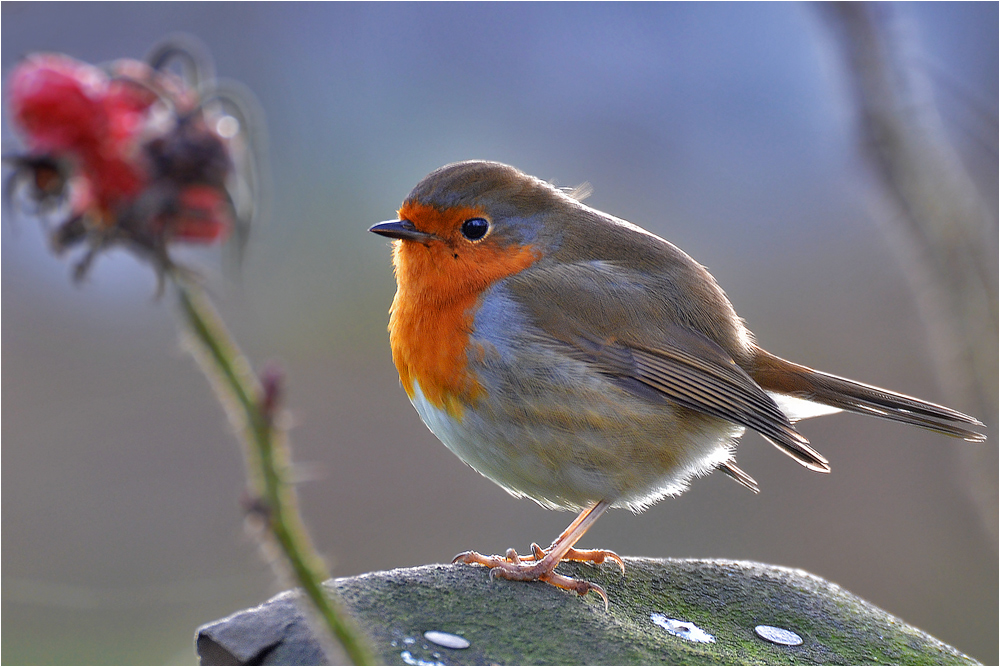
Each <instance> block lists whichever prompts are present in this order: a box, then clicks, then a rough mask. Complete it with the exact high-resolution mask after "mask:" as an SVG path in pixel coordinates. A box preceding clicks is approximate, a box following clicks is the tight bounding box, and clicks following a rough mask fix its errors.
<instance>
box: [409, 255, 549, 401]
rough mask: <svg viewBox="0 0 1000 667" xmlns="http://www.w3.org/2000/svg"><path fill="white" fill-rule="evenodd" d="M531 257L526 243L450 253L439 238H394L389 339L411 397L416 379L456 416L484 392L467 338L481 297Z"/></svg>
mask: <svg viewBox="0 0 1000 667" xmlns="http://www.w3.org/2000/svg"><path fill="white" fill-rule="evenodd" d="M537 258H538V252H537V251H536V250H535V249H533V248H532V247H530V246H522V247H517V248H508V249H506V250H505V251H504V252H502V253H500V252H498V253H496V255H495V256H494V257H493V258H492V261H487V260H488V259H489V258H487V257H485V256H484V253H482V252H480V253H478V256H477V257H470V256H467V255H464V254H463V255H460V256H459V257H457V258H456V257H455V254H454V252H452V251H451V249H449V248H448V247H447V246H445V245H444V244H440V243H436V244H433V245H431V246H425V245H421V244H417V243H408V242H397V246H396V249H395V251H394V253H393V264H394V266H395V269H396V282H397V290H396V296H395V298H394V299H393V302H392V309H391V310H390V317H389V342H390V344H391V346H392V360H393V362H394V363H395V365H396V369H397V370H398V371H399V379H400V381H401V382H402V384H403V389H404V390H406V393H407V395H408V396H409V397H410V398H411V399H412V398H413V396H414V383H417V384H419V385H420V391H421V392H422V393H423V395H424V398H425V399H426V400H427V401H428V402H429V403H430V404H431V405H434V406H435V407H437V408H440V409H443V410H446V411H447V412H448V413H449V414H450V415H451V416H452V417H455V418H456V419H461V416H462V406H463V404H470V403H473V402H475V400H476V399H477V398H479V397H480V396H482V395H483V393H484V392H485V390H484V389H483V388H482V387H481V386H480V385H479V383H478V381H477V380H476V378H475V375H474V374H473V373H472V372H471V371H470V369H469V358H470V355H476V354H480V353H482V352H483V351H482V350H481V349H479V348H480V346H479V345H478V344H476V343H474V342H473V341H471V340H470V334H471V333H472V331H473V320H474V318H475V314H476V310H477V308H478V305H479V298H480V296H481V295H482V294H483V293H484V292H485V291H486V290H487V289H489V287H490V286H491V285H492V284H493V283H495V282H496V281H497V280H500V279H502V278H504V277H506V276H508V275H512V274H514V273H517V272H518V271H521V270H522V269H524V268H526V267H528V266H530V265H531V264H532V263H534V262H535V261H536V260H537Z"/></svg>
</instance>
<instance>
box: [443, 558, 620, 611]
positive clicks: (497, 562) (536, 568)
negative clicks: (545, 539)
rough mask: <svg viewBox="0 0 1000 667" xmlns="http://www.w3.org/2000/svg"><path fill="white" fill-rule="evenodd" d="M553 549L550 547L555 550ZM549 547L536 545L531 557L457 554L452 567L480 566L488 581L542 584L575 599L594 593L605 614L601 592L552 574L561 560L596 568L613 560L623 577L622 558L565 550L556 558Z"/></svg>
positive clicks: (592, 587)
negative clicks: (465, 564) (570, 593)
mask: <svg viewBox="0 0 1000 667" xmlns="http://www.w3.org/2000/svg"><path fill="white" fill-rule="evenodd" d="M554 546H555V545H553V547H554ZM553 547H549V549H548V551H546V550H545V549H542V548H541V547H540V546H538V545H537V544H532V545H531V554H530V555H525V556H521V555H519V554H518V553H517V551H515V550H514V549H508V550H507V554H506V555H505V556H484V555H482V554H480V553H477V552H475V551H465V552H463V553H460V554H458V555H457V556H455V558H454V559H453V560H452V562H453V563H468V564H476V565H483V566H485V567H488V568H490V578H491V579H492V578H493V577H500V578H502V579H510V580H513V581H544V582H545V583H547V584H551V585H553V586H555V587H557V588H562V589H563V590H567V591H573V592H574V593H576V594H577V595H586V594H587V593H589V592H591V591H593V592H595V593H597V594H598V595H600V596H601V597H602V598H603V599H604V610H605V611H607V610H608V594H607V593H606V592H605V591H604V589H603V588H602V587H601V586H599V585H597V584H595V583H592V582H589V581H583V580H582V579H573V578H572V577H567V576H565V575H562V574H559V573H557V572H556V571H555V569H556V566H557V565H558V564H559V563H560V562H561V561H563V560H572V561H580V562H588V563H593V564H594V565H599V564H601V563H603V562H604V561H606V560H613V561H614V562H615V563H616V564H617V565H618V567H620V568H621V571H622V574H625V562H624V561H623V560H622V558H621V556H619V555H618V554H616V553H615V552H613V551H606V550H604V549H587V550H578V549H572V548H570V549H568V550H564V553H562V554H560V555H558V556H557V555H556V553H553V552H554V551H555V550H554V548H553Z"/></svg>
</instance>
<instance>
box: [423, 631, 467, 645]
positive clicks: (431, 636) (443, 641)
mask: <svg viewBox="0 0 1000 667" xmlns="http://www.w3.org/2000/svg"><path fill="white" fill-rule="evenodd" d="M424 639H426V640H427V641H429V642H432V643H434V644H437V645H438V646H443V647H444V648H453V649H463V648H469V640H468V639H466V638H465V637H460V636H459V635H453V634H451V633H450V632H441V631H440V630H428V631H427V632H425V633H424Z"/></svg>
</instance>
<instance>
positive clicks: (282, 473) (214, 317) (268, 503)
mask: <svg viewBox="0 0 1000 667" xmlns="http://www.w3.org/2000/svg"><path fill="white" fill-rule="evenodd" d="M171 278H172V282H173V283H174V285H175V286H176V288H177V294H178V297H179V300H180V308H181V314H182V316H183V320H184V324H185V325H186V330H187V334H188V338H189V340H190V345H189V347H190V349H191V351H192V353H193V354H194V356H195V358H196V359H197V360H198V362H199V365H200V366H201V369H202V371H203V372H204V373H205V375H206V376H207V377H208V378H209V380H210V382H211V384H212V388H213V389H214V391H215V395H216V396H217V397H218V399H219V400H220V401H221V402H222V403H223V405H224V406H225V407H226V412H227V414H228V415H229V419H230V421H231V422H232V424H233V425H234V426H235V427H236V429H237V431H238V432H239V434H240V442H241V443H242V445H243V457H244V460H245V462H246V466H247V474H248V477H249V482H250V491H249V494H250V495H249V497H248V498H247V500H246V502H245V503H244V505H245V508H246V510H247V515H248V520H249V521H251V522H253V523H255V524H257V525H259V527H260V528H261V529H262V530H261V531H260V534H261V543H262V546H263V547H264V548H265V549H266V550H268V551H274V550H275V547H276V548H277V549H278V550H280V552H281V553H282V554H283V555H284V559H283V562H282V560H281V559H277V558H272V559H271V562H272V563H274V564H275V566H276V567H282V568H283V567H284V566H287V568H288V570H290V573H291V575H292V577H293V579H294V581H295V583H296V584H297V585H298V586H299V587H300V588H301V589H302V591H303V592H304V593H305V595H306V597H308V598H309V600H310V602H311V603H312V605H313V606H314V607H315V609H316V611H317V613H318V615H319V618H320V619H321V621H322V624H323V625H325V626H326V628H327V629H328V630H329V632H330V634H331V635H332V636H334V637H336V638H337V639H338V640H339V642H340V643H341V645H342V646H343V647H344V650H345V651H346V653H347V655H348V657H349V658H350V660H351V661H352V662H354V663H355V664H359V665H361V664H374V663H373V658H372V653H371V651H370V649H369V647H368V645H367V641H366V640H365V639H364V638H363V636H362V635H361V634H360V633H359V632H358V630H357V628H355V627H354V624H353V623H352V622H351V621H350V619H349V617H348V616H347V615H346V614H345V612H344V611H343V609H342V607H341V605H340V603H339V602H338V601H337V600H336V599H335V594H334V593H333V591H332V590H325V589H324V588H323V586H322V582H323V581H324V580H326V579H328V578H329V575H328V574H327V572H326V569H325V567H324V565H323V561H322V559H321V558H320V557H319V556H318V555H317V553H316V551H315V549H314V548H313V546H312V543H311V541H310V540H309V536H308V533H307V532H306V530H305V527H304V525H303V523H302V519H301V517H300V515H299V511H298V502H297V499H296V494H295V488H294V485H293V482H292V481H291V476H292V470H291V460H290V455H289V450H288V442H287V439H286V436H285V432H284V430H283V429H282V428H281V424H280V422H281V420H280V419H279V416H280V415H279V411H280V401H281V390H282V388H281V375H280V373H279V372H278V371H277V369H270V370H267V371H266V372H264V373H263V374H262V377H261V378H260V379H258V378H257V377H256V376H255V375H254V373H253V372H252V370H251V368H250V365H249V363H248V362H247V360H246V358H245V357H244V356H243V355H242V353H240V351H239V349H238V347H237V346H236V343H235V341H234V340H233V339H232V337H231V336H230V334H229V332H228V331H227V330H226V327H225V325H224V324H223V323H222V320H221V319H220V318H219V316H218V314H217V313H216V312H215V309H214V308H213V307H212V305H211V303H210V302H209V300H208V298H207V297H206V296H205V294H204V293H203V291H202V289H201V287H199V286H198V285H197V284H196V283H194V282H192V281H190V280H188V279H186V278H185V277H184V276H183V275H182V274H180V273H172V274H171ZM279 574H281V575H284V574H285V571H284V569H282V570H281V571H279Z"/></svg>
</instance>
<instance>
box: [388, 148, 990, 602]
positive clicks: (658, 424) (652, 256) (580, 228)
mask: <svg viewBox="0 0 1000 667" xmlns="http://www.w3.org/2000/svg"><path fill="white" fill-rule="evenodd" d="M370 231H372V232H374V233H376V234H380V235H382V236H386V237H389V238H391V239H395V241H394V243H393V254H392V259H393V266H394V268H395V273H396V283H397V291H396V296H395V298H394V299H393V302H392V308H391V310H390V318H389V340H390V343H391V347H392V358H393V362H394V363H395V365H396V369H397V370H398V371H399V378H400V381H401V383H402V385H403V389H404V390H405V391H406V394H407V396H409V398H410V401H411V402H412V403H413V406H414V407H415V408H416V410H417V412H418V413H419V414H420V417H421V419H423V421H424V423H425V424H426V425H427V426H428V427H429V428H430V430H431V431H432V432H433V433H434V435H436V436H437V437H438V438H439V439H440V440H441V441H442V442H443V443H444V444H445V445H446V446H447V447H448V448H449V449H450V450H451V451H452V452H454V453H455V454H456V455H457V456H458V457H459V458H460V459H462V460H463V461H464V462H465V463H467V464H468V465H470V466H472V467H473V468H474V469H475V470H477V471H478V472H480V473H481V474H483V475H484V476H486V477H488V478H489V479H491V480H493V481H494V482H496V483H497V484H499V485H500V486H502V487H503V488H504V489H506V490H507V491H508V492H509V493H511V494H513V495H514V496H517V497H528V498H531V499H532V500H534V501H535V502H537V503H538V504H540V505H542V506H543V507H547V508H552V509H565V510H573V511H577V512H579V513H580V514H579V516H578V517H577V518H576V520H574V521H573V523H572V524H570V526H569V527H568V528H567V529H566V530H565V531H563V533H562V534H561V535H559V537H557V538H556V540H555V541H554V542H553V543H552V545H551V546H550V547H549V548H548V549H542V548H540V547H539V546H538V545H537V544H532V545H531V553H530V554H528V555H524V556H521V555H518V554H517V552H516V551H514V550H513V549H509V550H508V551H507V553H506V555H504V556H485V555H482V554H479V553H476V552H474V551H468V552H464V553H462V554H459V555H458V556H457V557H456V558H455V561H454V562H462V563H474V564H480V565H485V566H486V567H489V568H491V575H495V576H499V577H503V578H506V579H513V580H519V581H536V580H540V581H545V582H548V583H550V584H553V585H555V586H558V587H560V588H563V589H567V590H571V591H575V592H577V593H578V594H580V595H584V594H586V593H587V592H589V591H594V592H596V593H598V594H600V595H601V596H602V597H603V598H604V601H605V605H607V594H606V593H605V592H604V591H603V590H602V589H601V588H600V587H599V586H598V585H596V584H593V583H590V582H586V581H581V580H577V579H571V578H569V577H567V576H564V575H561V574H558V573H556V572H555V568H556V566H557V565H558V564H559V562H560V561H562V560H577V561H586V562H591V563H594V564H599V563H602V562H604V561H606V560H611V561H613V562H615V563H617V564H618V565H619V566H620V567H621V569H622V571H623V572H624V569H625V568H624V563H623V561H622V559H621V558H620V557H619V556H618V555H617V554H615V553H614V552H611V551H606V550H578V549H575V548H574V546H575V544H576V542H577V541H578V540H579V539H580V537H581V536H582V535H583V534H584V533H585V532H586V531H587V529H588V528H590V526H592V525H593V523H594V522H595V521H596V520H597V519H598V517H600V515H601V514H603V513H604V511H605V510H607V509H608V508H611V507H624V508H628V509H630V510H632V511H633V512H639V511H641V510H643V509H645V508H647V507H649V506H651V505H653V504H654V503H656V502H658V501H659V500H661V499H663V498H665V497H667V496H674V495H678V494H680V493H682V492H683V491H684V490H685V489H686V488H687V486H688V484H689V482H690V481H691V479H692V478H694V477H698V476H701V475H705V474H708V473H710V472H713V471H715V470H719V471H721V472H723V473H725V474H727V475H729V476H730V477H732V478H734V479H735V480H736V481H738V482H739V483H740V484H742V485H743V486H745V487H747V488H748V489H750V490H751V491H754V492H756V491H757V490H758V489H757V483H756V482H755V481H754V479H753V478H752V477H750V475H748V474H747V473H745V472H744V471H743V470H741V469H740V468H738V467H737V466H736V463H735V459H734V453H735V446H736V441H737V440H738V438H739V437H740V436H741V435H742V434H743V432H744V431H745V430H746V429H747V428H750V429H753V430H754V431H757V432H758V433H760V434H761V435H762V436H764V438H766V439H767V440H768V441H770V442H771V443H772V444H773V445H774V446H776V447H777V448H778V449H779V450H781V451H782V452H783V453H785V454H787V455H789V456H791V457H792V458H794V459H795V460H796V461H798V462H799V463H801V464H802V465H804V466H805V467H807V468H809V469H810V470H815V471H817V472H824V473H825V472H829V471H830V464H829V462H828V461H827V459H826V458H824V457H823V455H822V454H820V453H819V452H817V451H816V450H815V449H813V448H812V447H811V446H810V445H809V441H808V440H806V438H805V437H803V436H802V435H801V434H800V433H799V432H798V431H796V430H795V427H794V426H793V423H794V422H795V421H797V420H799V419H802V418H805V417H811V416H816V415H819V414H828V413H832V412H838V411H841V410H848V411H850V412H857V413H861V414H867V415H873V416H876V417H882V418H885V419H891V420H894V421H899V422H903V423H905V424H912V425H914V426H920V427H923V428H927V429H930V430H932V431H936V432H938V433H943V434H945V435H949V436H954V437H958V438H963V439H965V440H968V441H972V442H981V441H983V440H985V436H984V435H983V434H981V433H978V432H976V431H974V430H970V428H968V427H969V426H982V423H981V422H980V421H978V420H977V419H974V418H972V417H969V416H967V415H964V414H962V413H960V412H957V411H955V410H952V409H950V408H946V407H943V406H940V405H935V404H933V403H928V402H926V401H922V400H919V399H916V398H911V397H909V396H904V395H902V394H898V393H895V392H892V391H887V390H885V389H879V388H877V387H873V386H870V385H866V384H861V383H860V382H854V381H852V380H847V379H844V378H840V377H836V376H833V375H829V374H827V373H821V372H819V371H815V370H812V369H810V368H806V367H805V366H800V365H798V364H794V363H791V362H789V361H785V360H784V359H781V358H779V357H776V356H774V355H772V354H770V353H768V352H766V351H764V350H763V349H761V348H760V347H758V346H757V345H756V343H755V342H754V337H753V334H751V332H750V331H749V330H748V329H747V328H746V326H745V325H744V323H743V320H741V319H740V317H739V316H738V315H737V314H736V311H735V310H734V309H733V306H732V305H731V304H730V302H729V300H728V298H727V297H726V294H725V292H723V291H722V288H721V287H719V285H718V283H716V281H715V279H714V278H713V277H712V275H711V274H709V272H708V271H707V270H705V268H704V267H703V266H701V265H700V264H698V263H697V262H695V261H694V260H693V259H692V258H691V257H689V256H688V255H687V254H685V253H684V252H683V251H681V250H680V249H679V248H677V247H676V246H674V245H672V244H671V243H669V242H667V241H665V240H663V239H662V238H660V237H658V236H656V235H654V234H651V233H650V232H647V231H646V230H644V229H642V228H640V227H637V226H636V225H633V224H631V223H629V222H626V221H624V220H620V219H618V218H615V217H613V216H610V215H608V214H606V213H602V212H601V211H597V210H595V209H593V208H590V207H588V206H586V205H584V204H583V203H581V202H580V201H578V200H577V199H576V198H574V197H573V196H571V193H567V192H565V191H563V190H560V189H558V188H556V187H553V186H552V185H550V184H549V183H546V182H545V181H542V180H540V179H537V178H534V177H532V176H529V175H527V174H524V173H522V172H521V171H518V170H517V169H515V168H513V167H510V166H507V165H504V164H500V163H497V162H483V161H468V162H459V163H456V164H451V165H447V166H444V167H442V168H440V169H438V170H436V171H434V172H432V173H431V174H429V175H428V176H427V177H425V178H424V179H423V180H422V181H421V182H420V183H418V184H417V186H416V187H415V188H414V189H413V191H412V192H410V194H409V196H407V198H406V200H405V201H404V202H403V205H402V207H401V208H400V209H399V212H398V219H397V220H391V221H388V222H382V223H379V224H377V225H375V226H373V227H372V228H371V229H370Z"/></svg>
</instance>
